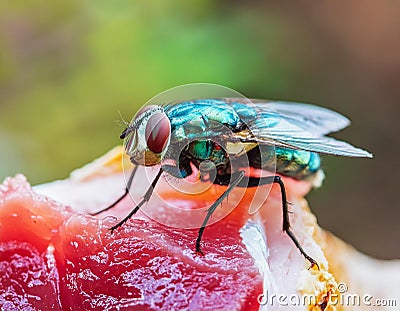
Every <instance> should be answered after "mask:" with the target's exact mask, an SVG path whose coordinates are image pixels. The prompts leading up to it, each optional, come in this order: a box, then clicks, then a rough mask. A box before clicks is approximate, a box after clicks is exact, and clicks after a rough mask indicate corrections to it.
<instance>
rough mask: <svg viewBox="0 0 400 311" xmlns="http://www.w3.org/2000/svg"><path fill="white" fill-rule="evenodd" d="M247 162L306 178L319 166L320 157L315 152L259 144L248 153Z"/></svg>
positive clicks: (258, 166) (297, 177)
mask: <svg viewBox="0 0 400 311" xmlns="http://www.w3.org/2000/svg"><path fill="white" fill-rule="evenodd" d="M247 156H248V159H249V164H250V166H253V167H255V168H262V169H266V170H269V171H276V173H278V174H281V175H284V176H289V177H292V178H295V179H299V180H302V179H307V178H309V177H312V176H314V175H315V173H316V172H317V171H318V170H319V169H320V168H321V159H320V157H319V155H318V154H317V153H314V152H309V151H304V150H294V149H289V148H282V147H275V148H271V147H269V146H265V145H260V146H259V148H254V149H252V150H251V151H250V152H249V153H248V154H247Z"/></svg>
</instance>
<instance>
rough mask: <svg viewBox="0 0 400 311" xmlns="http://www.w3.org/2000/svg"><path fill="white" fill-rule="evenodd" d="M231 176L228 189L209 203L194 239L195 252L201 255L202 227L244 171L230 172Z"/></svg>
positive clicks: (242, 175)
mask: <svg viewBox="0 0 400 311" xmlns="http://www.w3.org/2000/svg"><path fill="white" fill-rule="evenodd" d="M232 177H233V179H234V180H233V182H232V183H231V184H230V185H229V187H228V189H226V191H225V192H224V193H223V194H222V195H221V196H220V197H219V198H218V199H217V200H216V201H215V202H214V203H213V204H212V205H211V207H210V208H209V209H208V211H207V215H206V218H204V221H203V224H202V225H201V227H200V230H199V234H198V235H197V240H196V252H197V253H200V254H202V255H204V254H203V251H202V250H201V244H200V242H201V237H202V236H203V232H204V229H205V228H206V226H207V222H208V221H209V220H210V217H211V215H212V213H214V211H215V209H216V208H217V207H218V205H219V204H221V202H222V201H223V200H224V199H225V198H226V197H227V196H228V194H229V193H230V192H231V191H232V190H233V188H234V187H236V186H237V185H238V184H239V183H240V181H241V180H242V179H243V177H244V172H243V171H240V172H237V173H234V174H232Z"/></svg>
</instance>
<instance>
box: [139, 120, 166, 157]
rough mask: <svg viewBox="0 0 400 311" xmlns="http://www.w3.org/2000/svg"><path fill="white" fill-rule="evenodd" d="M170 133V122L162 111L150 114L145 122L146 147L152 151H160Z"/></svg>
mask: <svg viewBox="0 0 400 311" xmlns="http://www.w3.org/2000/svg"><path fill="white" fill-rule="evenodd" d="M170 134H171V123H170V122H169V119H168V117H167V116H166V115H165V114H164V113H156V114H154V115H152V116H151V117H150V118H149V120H148V121H147V124H146V131H145V135H146V143H147V147H148V148H149V149H150V150H151V151H152V152H154V153H161V152H162V151H163V150H164V148H165V147H166V145H167V143H168V139H169V135H170Z"/></svg>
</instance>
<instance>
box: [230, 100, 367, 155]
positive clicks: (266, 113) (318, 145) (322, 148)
mask: <svg viewBox="0 0 400 311" xmlns="http://www.w3.org/2000/svg"><path fill="white" fill-rule="evenodd" d="M229 102H230V104H232V105H234V102H236V100H232V99H230V100H229ZM251 102H252V103H253V104H254V106H253V107H254V109H255V110H257V117H256V118H254V116H253V117H248V118H247V117H246V115H245V114H241V118H242V120H243V121H244V122H245V123H246V124H247V125H248V127H249V129H250V132H251V133H250V132H249V133H247V138H248V139H251V140H254V141H257V142H259V143H265V144H275V145H276V146H281V147H286V148H292V149H302V150H306V151H311V152H317V153H323V154H330V155H339V156H348V157H368V158H371V157H372V154H371V153H369V152H367V151H365V150H362V149H360V148H356V147H354V146H352V145H351V144H349V143H347V142H344V141H340V140H336V139H334V138H331V137H326V136H324V134H327V133H330V132H332V131H337V130H339V129H342V128H344V127H346V126H347V125H349V123H350V122H349V120H348V119H347V118H345V117H344V116H342V115H340V114H338V113H336V112H333V111H331V110H328V109H325V108H321V107H317V106H313V105H309V104H297V103H287V102H268V101H260V100H251ZM242 103H244V102H242ZM250 105H251V104H250ZM238 113H239V114H240V110H239V111H238ZM240 135H242V136H243V133H241V134H240Z"/></svg>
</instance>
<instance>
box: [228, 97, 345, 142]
mask: <svg viewBox="0 0 400 311" xmlns="http://www.w3.org/2000/svg"><path fill="white" fill-rule="evenodd" d="M227 100H228V101H229V102H231V103H233V102H238V103H242V104H245V105H250V106H252V107H253V108H255V109H256V110H257V111H259V113H268V114H273V113H276V114H278V115H279V116H280V117H283V118H284V119H286V120H287V121H289V122H290V123H292V124H295V125H297V126H298V127H301V128H303V129H305V130H306V131H309V132H311V133H313V134H314V135H320V136H322V135H325V134H328V133H331V132H336V131H339V130H341V129H343V128H345V127H347V126H349V125H350V120H349V119H347V118H346V117H345V116H343V115H341V114H340V113H337V112H335V111H332V110H329V109H326V108H322V107H318V106H315V105H310V104H303V103H295V102H284V101H267V100H259V99H250V100H247V101H246V100H244V99H240V98H238V99H236V98H235V99H227Z"/></svg>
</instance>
